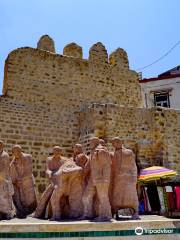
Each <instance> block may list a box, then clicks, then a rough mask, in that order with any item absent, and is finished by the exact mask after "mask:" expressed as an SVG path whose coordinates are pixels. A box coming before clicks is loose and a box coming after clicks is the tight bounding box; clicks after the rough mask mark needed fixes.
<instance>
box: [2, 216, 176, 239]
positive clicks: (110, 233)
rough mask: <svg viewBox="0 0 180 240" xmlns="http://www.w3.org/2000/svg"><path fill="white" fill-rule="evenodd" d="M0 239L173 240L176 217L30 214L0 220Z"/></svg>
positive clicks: (174, 237)
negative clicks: (93, 218)
mask: <svg viewBox="0 0 180 240" xmlns="http://www.w3.org/2000/svg"><path fill="white" fill-rule="evenodd" d="M0 239H8V240H10V239H13V240H14V239H19V240H20V239H62V240H65V239H66V240H67V239H72V240H73V239H74V240H83V239H85V240H91V239H93V240H96V239H97V240H101V239H106V240H113V239H117V240H121V239H122V240H123V239H124V240H136V239H138V240H149V239H155V240H160V239H161V240H162V239H163V240H170V239H171V240H177V239H180V219H168V218H165V217H161V216H142V217H141V220H136V221H115V220H112V222H99V223H97V222H90V221H71V222H70V221H68V222H67V221H66V222H50V221H48V220H38V219H33V218H26V219H12V220H10V221H1V222H0Z"/></svg>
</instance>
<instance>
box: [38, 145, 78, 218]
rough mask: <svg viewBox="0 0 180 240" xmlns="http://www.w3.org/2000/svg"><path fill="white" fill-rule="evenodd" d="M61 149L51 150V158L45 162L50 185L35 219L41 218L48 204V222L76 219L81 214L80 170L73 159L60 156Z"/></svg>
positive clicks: (39, 204)
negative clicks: (49, 210) (49, 211)
mask: <svg viewBox="0 0 180 240" xmlns="http://www.w3.org/2000/svg"><path fill="white" fill-rule="evenodd" d="M61 152H62V151H61V148H60V147H59V146H55V147H54V148H53V156H52V157H48V158H47V161H46V173H47V175H48V177H49V180H50V185H49V186H48V187H47V189H46V190H45V192H44V193H43V195H42V197H41V199H40V201H39V203H38V207H37V209H36V211H35V215H34V216H35V217H37V218H42V217H44V215H45V210H46V207H47V205H48V204H49V206H50V208H51V213H50V214H49V217H50V220H61V219H62V218H64V217H67V218H76V217H79V216H80V214H81V213H82V210H81V209H82V207H81V205H82V203H81V198H82V168H81V167H79V166H77V165H76V163H75V162H74V160H73V159H67V158H65V157H63V156H62V155H61Z"/></svg>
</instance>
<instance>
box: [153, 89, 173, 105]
mask: <svg viewBox="0 0 180 240" xmlns="http://www.w3.org/2000/svg"><path fill="white" fill-rule="evenodd" d="M154 106H159V107H167V108H170V102H169V92H155V93H154Z"/></svg>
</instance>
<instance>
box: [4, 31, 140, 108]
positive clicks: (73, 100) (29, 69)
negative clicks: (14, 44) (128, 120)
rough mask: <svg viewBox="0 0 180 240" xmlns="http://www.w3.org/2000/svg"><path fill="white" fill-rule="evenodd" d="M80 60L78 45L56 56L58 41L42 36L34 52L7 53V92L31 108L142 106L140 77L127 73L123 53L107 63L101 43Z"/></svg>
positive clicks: (72, 44)
mask: <svg viewBox="0 0 180 240" xmlns="http://www.w3.org/2000/svg"><path fill="white" fill-rule="evenodd" d="M82 56H83V52H82V47H80V46H79V45H77V44H76V43H70V44H68V45H66V46H65V47H64V50H63V55H61V54H57V53H55V44H54V41H53V40H52V39H51V38H50V37H49V36H48V35H44V36H42V37H41V38H40V40H39V41H38V44H37V48H36V49H35V48H30V47H24V48H18V49H16V50H14V51H12V52H11V53H10V54H9V55H8V58H7V59H6V62H5V74H4V85H3V94H4V95H6V96H7V97H10V98H13V99H16V100H18V101H21V102H30V103H32V104H35V103H36V104H48V105H49V104H50V105H51V104H52V105H53V104H55V105H56V104H59V103H61V105H64V106H67V105H75V106H77V107H78V108H80V107H81V106H82V105H83V104H84V103H86V104H88V103H92V102H110V103H116V104H121V105H130V106H141V104H142V101H141V94H140V86H139V81H138V75H137V73H136V72H134V71H131V70H129V68H128V58H127V54H126V52H125V51H124V50H123V49H117V50H116V51H115V52H113V53H112V54H111V55H110V57H109V59H108V54H107V50H106V48H105V46H104V45H103V44H102V43H100V42H98V43H96V44H94V45H93V46H92V47H91V48H90V50H89V58H88V59H87V60H86V59H83V58H82ZM77 95H78V99H77Z"/></svg>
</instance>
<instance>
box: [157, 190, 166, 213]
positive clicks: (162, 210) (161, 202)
mask: <svg viewBox="0 0 180 240" xmlns="http://www.w3.org/2000/svg"><path fill="white" fill-rule="evenodd" d="M157 191H158V196H159V200H160V205H161V213H162V214H163V213H165V212H166V207H165V203H164V192H163V188H162V187H160V186H158V187H157Z"/></svg>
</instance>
